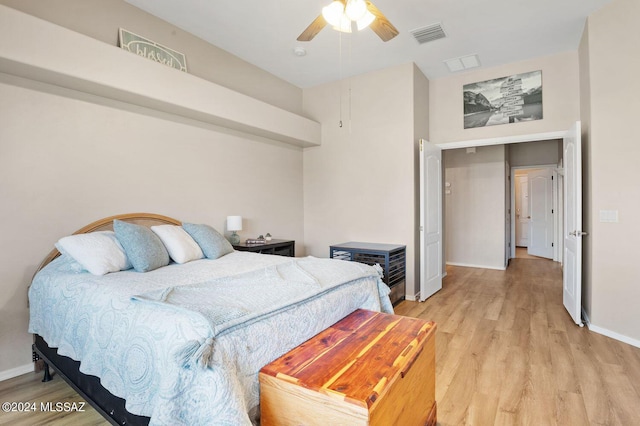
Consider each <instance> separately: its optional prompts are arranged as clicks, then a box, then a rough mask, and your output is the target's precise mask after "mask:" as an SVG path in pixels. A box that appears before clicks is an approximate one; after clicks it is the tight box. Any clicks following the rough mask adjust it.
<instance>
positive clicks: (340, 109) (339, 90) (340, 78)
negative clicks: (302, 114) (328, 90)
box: [338, 31, 342, 128]
mask: <svg viewBox="0 0 640 426" xmlns="http://www.w3.org/2000/svg"><path fill="white" fill-rule="evenodd" d="M338 53H339V54H340V58H339V60H338V79H339V80H338V81H339V83H338V103H339V106H338V107H339V111H340V121H339V123H338V127H340V128H342V32H340V31H339V32H338Z"/></svg>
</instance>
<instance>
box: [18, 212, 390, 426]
mask: <svg viewBox="0 0 640 426" xmlns="http://www.w3.org/2000/svg"><path fill="white" fill-rule="evenodd" d="M114 219H116V220H118V221H123V222H127V223H136V224H140V225H144V226H154V225H159V224H164V225H180V224H181V222H180V221H178V220H175V219H173V218H169V217H166V216H161V215H155V214H147V213H139V214H126V215H118V216H112V217H109V218H105V219H102V220H99V221H97V222H94V223H92V224H90V225H88V226H86V227H84V228H82V229H80V230H79V231H77V232H76V233H75V234H83V233H89V232H96V231H105V230H111V229H112V228H113V223H114ZM388 292H389V289H388V287H386V286H385V285H384V283H382V281H381V279H380V276H379V274H378V271H377V270H376V269H374V268H372V267H369V266H366V265H362V264H358V263H356V262H344V261H338V260H333V259H317V258H313V257H306V258H286V257H280V256H272V255H263V254H256V253H249V252H235V251H234V252H232V253H229V254H226V255H225V256H223V257H220V258H219V259H216V260H210V259H201V260H194V261H191V262H187V263H184V264H176V263H171V264H169V265H167V266H164V267H161V268H158V269H155V270H153V271H150V272H145V273H139V272H135V271H133V270H123V271H120V272H114V273H109V274H106V275H103V276H95V275H92V274H90V273H89V272H86V271H80V270H78V268H77V264H74V262H73V260H72V259H70V258H69V256H68V255H66V254H65V255H62V256H60V253H59V252H58V251H57V250H54V251H52V252H51V253H50V254H49V255H48V256H47V257H46V258H45V260H44V261H43V262H42V264H41V265H40V267H39V268H38V272H37V273H36V275H35V276H34V279H33V281H32V284H31V286H30V289H29V301H30V324H29V331H30V332H31V333H34V335H35V343H34V351H35V352H36V353H38V354H39V356H40V357H42V358H43V359H44V360H45V362H46V363H47V364H48V365H50V366H51V367H53V368H54V369H55V370H56V371H57V372H58V373H59V374H60V375H61V376H62V377H63V378H65V380H67V381H68V382H69V383H70V384H71V385H72V386H73V387H74V388H75V389H76V390H77V391H78V392H79V393H80V394H81V395H82V396H83V397H85V398H86V399H87V400H88V401H89V402H90V403H91V404H92V405H93V406H94V407H95V408H96V409H97V410H98V411H99V412H100V413H101V414H102V415H103V416H105V418H107V419H108V420H109V421H110V422H111V423H113V424H152V425H153V424H172V425H180V424H184V425H192V424H211V425H248V424H252V423H253V424H256V423H258V422H259V407H258V401H259V388H258V371H259V370H260V368H261V367H262V366H264V365H266V364H268V363H269V362H271V361H272V360H274V359H275V358H277V357H279V356H280V355H282V354H284V353H286V352H287V351H289V350H291V349H293V348H294V347H296V346H298V345H299V344H301V343H302V342H304V341H306V340H308V339H309V338H311V337H312V336H314V335H315V334H317V333H318V332H320V331H321V330H323V329H325V328H327V327H328V326H330V325H332V324H334V323H335V322H337V321H339V320H340V319H342V318H343V317H345V316H346V315H348V314H349V313H351V312H353V311H354V310H356V309H359V308H362V309H370V310H375V311H384V312H390V313H391V312H393V308H392V307H391V303H390V301H389V298H388Z"/></svg>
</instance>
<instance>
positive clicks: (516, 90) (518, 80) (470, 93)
mask: <svg viewBox="0 0 640 426" xmlns="http://www.w3.org/2000/svg"><path fill="white" fill-rule="evenodd" d="M462 103H463V111H464V128H465V129H469V128H474V127H485V126H494V125H498V124H508V123H519V122H523V121H534V120H541V119H542V117H543V114H542V71H531V72H528V73H522V74H515V75H511V76H508V77H501V78H495V79H492V80H486V81H480V82H477V83H471V84H465V85H464V86H463V99H462Z"/></svg>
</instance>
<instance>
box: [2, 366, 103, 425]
mask: <svg viewBox="0 0 640 426" xmlns="http://www.w3.org/2000/svg"><path fill="white" fill-rule="evenodd" d="M53 377H54V379H53V380H52V381H50V382H47V383H42V373H37V374H36V373H29V374H24V375H22V376H19V377H15V378H13V379H9V380H5V381H2V382H0V403H4V402H20V403H29V406H30V407H29V408H30V411H25V410H23V411H13V412H8V413H7V412H5V411H4V410H2V411H0V425H12V426H32V425H54V426H63V425H64V426H66V425H82V426H93V425H95V426H98V425H100V426H102V425H109V424H110V423H109V422H107V421H106V420H105V419H104V418H103V417H102V416H101V415H100V414H98V412H97V411H96V410H94V409H93V407H91V406H90V405H89V404H85V405H84V407H82V409H83V410H84V411H78V410H75V411H70V409H72V408H73V405H72V404H73V403H76V406H75V408H80V403H83V402H85V400H84V399H82V397H81V396H80V395H78V394H77V393H76V392H75V391H74V390H73V389H72V388H71V387H70V386H69V385H67V383H66V382H65V381H64V380H63V379H62V378H61V377H59V376H57V375H55V376H53ZM48 402H51V403H53V404H52V406H53V409H49V410H48V411H47V410H46V408H45V410H42V408H43V407H41V404H44V406H45V407H46V404H47V403H48ZM58 402H61V403H63V404H64V403H69V405H68V408H69V409H68V410H67V411H66V412H65V411H64V410H65V407H64V405H63V406H62V407H61V410H60V412H57V411H55V404H56V403H58ZM31 404H35V407H33V406H32V405H31ZM33 408H35V409H33Z"/></svg>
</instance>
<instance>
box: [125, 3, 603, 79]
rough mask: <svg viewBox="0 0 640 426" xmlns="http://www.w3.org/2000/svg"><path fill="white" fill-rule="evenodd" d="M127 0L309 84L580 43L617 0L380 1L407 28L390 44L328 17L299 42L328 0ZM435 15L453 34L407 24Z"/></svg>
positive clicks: (434, 68) (521, 56) (509, 58)
mask: <svg viewBox="0 0 640 426" xmlns="http://www.w3.org/2000/svg"><path fill="white" fill-rule="evenodd" d="M126 1H127V2H128V3H130V4H132V5H134V6H137V7H139V8H140V9H143V10H145V11H147V12H149V13H151V14H152V15H155V16H157V17H159V18H161V19H163V20H165V21H168V22H170V23H172V24H174V25H176V26H177V27H179V28H182V29H183V30H186V31H188V32H190V33H192V34H194V35H196V36H198V37H200V38H202V39H204V40H207V41H208V42H210V43H211V44H214V45H216V46H218V47H220V48H222V49H224V50H227V51H229V52H231V53H233V54H234V55H236V56H238V57H240V58H242V59H244V60H246V61H247V62H250V63H252V64H254V65H256V66H258V67H260V68H262V69H264V70H266V71H268V72H270V73H272V74H274V75H276V76H278V77H280V78H282V79H284V80H286V81H288V82H290V83H292V84H294V85H296V86H298V87H302V88H305V87H312V86H316V85H319V84H322V83H326V82H330V81H335V80H339V79H341V78H345V77H348V76H351V75H357V74H362V73H365V72H368V71H373V70H378V69H383V68H387V67H390V66H393V65H398V64H402V63H408V62H415V63H416V65H417V66H418V67H419V68H420V70H422V72H423V73H424V74H425V75H426V76H427V77H428V78H429V79H431V80H434V79H438V78H442V77H446V76H449V75H451V74H452V73H451V72H450V71H449V69H448V68H447V66H446V65H445V64H444V62H443V61H445V60H447V59H451V58H456V57H461V56H467V55H471V54H477V55H478V57H479V59H480V66H481V67H483V68H489V67H493V66H497V65H501V64H506V63H510V62H517V61H522V60H525V59H529V58H534V57H539V56H546V55H551V54H554V53H559V52H566V51H572V50H576V49H577V48H578V44H579V42H580V37H581V35H582V31H583V28H584V24H585V21H586V17H587V16H588V15H589V14H591V13H592V12H593V11H595V10H597V9H599V8H600V7H602V6H603V5H605V4H607V3H609V2H610V1H611V0H534V1H532V0H374V1H373V3H374V4H375V5H376V6H377V7H378V9H380V11H381V12H382V13H384V14H385V15H386V17H387V18H388V19H389V20H390V21H391V23H392V24H393V25H395V27H396V28H397V29H398V30H399V32H400V34H399V35H398V36H397V37H395V38H394V39H392V40H390V41H388V42H386V43H384V42H382V41H381V40H380V39H379V38H378V36H376V35H375V33H374V32H373V31H371V29H368V28H367V29H365V30H363V31H361V32H356V33H352V34H341V33H339V32H337V31H335V30H333V29H331V27H330V26H327V27H325V28H324V29H323V30H322V31H321V32H320V33H319V34H318V35H317V36H316V37H315V38H314V39H313V40H312V41H310V42H298V41H296V38H297V37H298V35H299V34H300V33H301V32H302V31H303V30H304V29H305V28H306V27H307V25H309V24H310V23H311V22H312V21H313V20H314V19H315V18H316V17H317V16H318V15H319V14H320V12H321V9H322V7H323V6H326V5H327V4H329V3H330V0H237V1H233V0H180V1H175V0H126ZM434 23H441V25H442V27H443V28H444V31H445V33H446V34H447V37H446V38H444V39H440V40H436V41H433V42H429V43H426V44H418V42H417V41H416V40H415V39H414V37H413V36H412V35H411V33H410V32H409V31H411V30H414V29H417V28H421V27H424V26H427V25H430V24H434ZM295 47H304V48H305V49H306V52H307V54H306V55H305V56H302V57H299V56H296V55H295V54H294V53H293V49H294V48H295ZM459 72H464V71H459Z"/></svg>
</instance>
